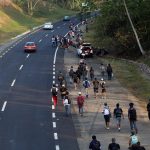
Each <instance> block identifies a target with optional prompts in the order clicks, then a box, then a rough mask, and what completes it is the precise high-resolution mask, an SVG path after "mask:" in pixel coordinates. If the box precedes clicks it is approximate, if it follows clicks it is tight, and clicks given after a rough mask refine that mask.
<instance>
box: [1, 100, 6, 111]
mask: <svg viewBox="0 0 150 150" xmlns="http://www.w3.org/2000/svg"><path fill="white" fill-rule="evenodd" d="M6 104H7V101H5V102H4V104H3V107H2V109H1V111H4V110H5V108H6Z"/></svg>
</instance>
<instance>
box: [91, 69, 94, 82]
mask: <svg viewBox="0 0 150 150" xmlns="http://www.w3.org/2000/svg"><path fill="white" fill-rule="evenodd" d="M90 78H91V81H93V79H94V69H93V67H91V68H90Z"/></svg>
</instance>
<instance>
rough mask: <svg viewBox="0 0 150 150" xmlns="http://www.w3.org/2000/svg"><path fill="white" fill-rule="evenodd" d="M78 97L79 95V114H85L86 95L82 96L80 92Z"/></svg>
mask: <svg viewBox="0 0 150 150" xmlns="http://www.w3.org/2000/svg"><path fill="white" fill-rule="evenodd" d="M78 94H79V95H78V97H77V105H78V109H79V114H80V115H81V116H83V106H84V97H83V96H82V94H81V92H78Z"/></svg>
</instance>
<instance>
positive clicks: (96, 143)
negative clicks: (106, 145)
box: [89, 135, 101, 150]
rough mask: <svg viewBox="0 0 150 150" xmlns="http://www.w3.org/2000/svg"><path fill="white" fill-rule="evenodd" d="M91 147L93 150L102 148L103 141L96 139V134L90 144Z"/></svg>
mask: <svg viewBox="0 0 150 150" xmlns="http://www.w3.org/2000/svg"><path fill="white" fill-rule="evenodd" d="M89 149H92V150H101V143H100V141H98V140H97V139H96V136H95V135H93V136H92V141H91V142H90V144H89Z"/></svg>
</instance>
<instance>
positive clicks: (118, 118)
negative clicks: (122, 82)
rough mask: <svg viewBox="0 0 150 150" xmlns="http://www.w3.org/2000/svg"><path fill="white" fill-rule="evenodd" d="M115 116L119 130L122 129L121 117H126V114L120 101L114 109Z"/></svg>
mask: <svg viewBox="0 0 150 150" xmlns="http://www.w3.org/2000/svg"><path fill="white" fill-rule="evenodd" d="M114 117H115V118H116V122H117V128H118V131H120V128H121V118H123V119H124V115H123V110H122V109H121V108H120V107H119V103H117V104H116V108H115V109H114Z"/></svg>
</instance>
